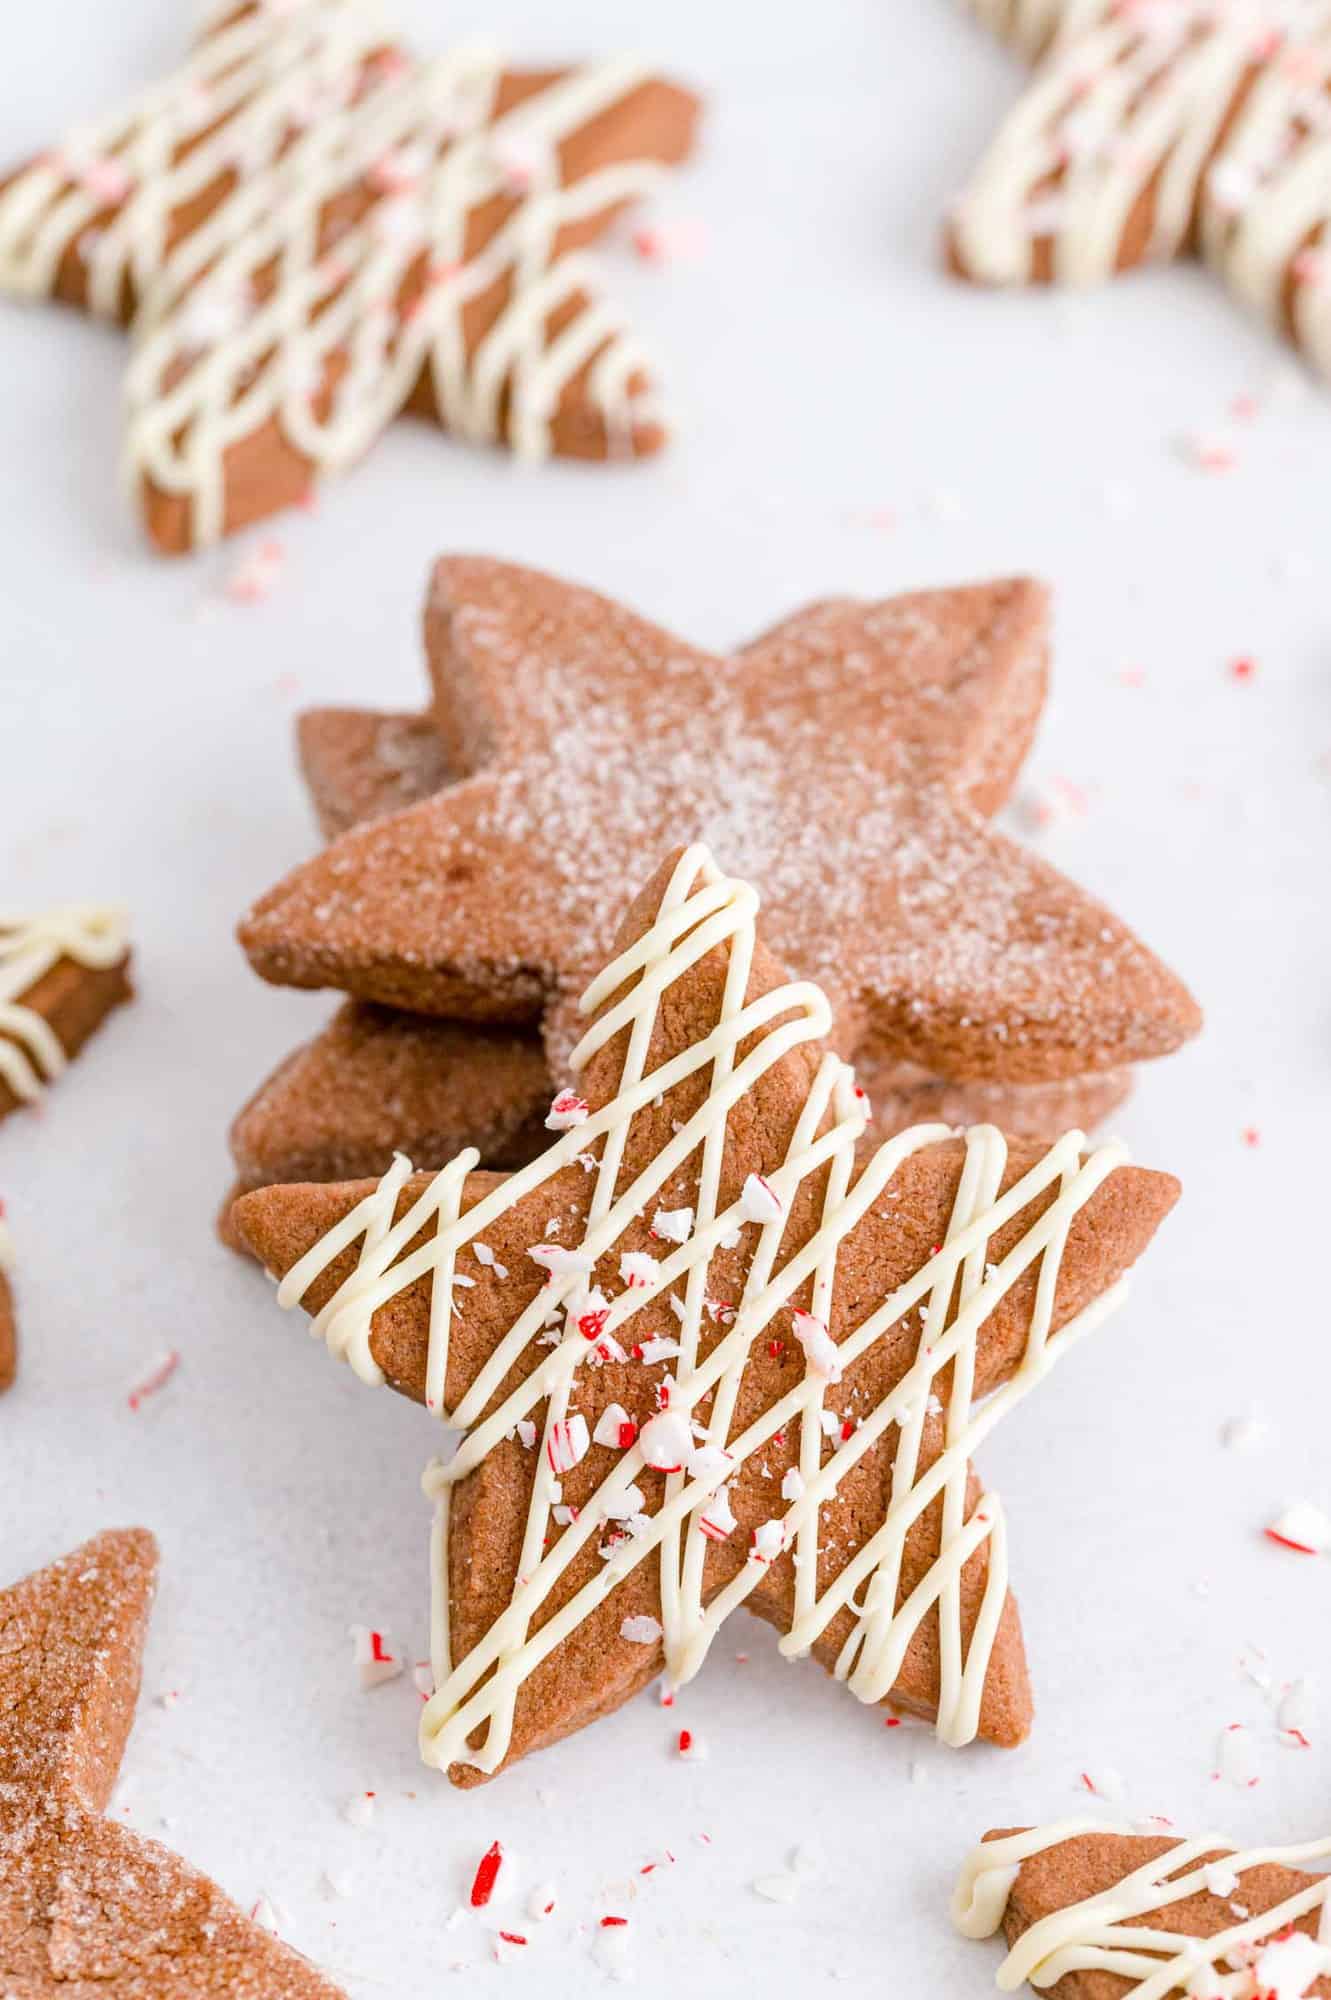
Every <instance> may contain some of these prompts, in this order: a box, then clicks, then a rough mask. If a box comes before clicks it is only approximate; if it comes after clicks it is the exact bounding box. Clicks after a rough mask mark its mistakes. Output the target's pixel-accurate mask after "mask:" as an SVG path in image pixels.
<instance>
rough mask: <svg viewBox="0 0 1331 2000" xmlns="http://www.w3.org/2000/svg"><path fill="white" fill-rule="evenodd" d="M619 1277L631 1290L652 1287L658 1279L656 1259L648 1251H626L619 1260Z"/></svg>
mask: <svg viewBox="0 0 1331 2000" xmlns="http://www.w3.org/2000/svg"><path fill="white" fill-rule="evenodd" d="M619 1275H620V1277H621V1278H622V1279H623V1281H624V1283H625V1284H626V1285H627V1286H628V1287H629V1289H630V1290H632V1289H633V1287H634V1286H635V1285H650V1284H651V1283H652V1281H653V1280H654V1279H655V1277H656V1259H655V1257H653V1256H652V1255H651V1253H650V1252H649V1251H647V1250H626V1251H625V1252H624V1254H623V1256H622V1257H621V1258H620V1260H619Z"/></svg>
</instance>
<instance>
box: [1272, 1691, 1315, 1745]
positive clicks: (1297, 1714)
mask: <svg viewBox="0 0 1331 2000" xmlns="http://www.w3.org/2000/svg"><path fill="white" fill-rule="evenodd" d="M1311 1694H1312V1690H1311V1688H1310V1687H1309V1685H1308V1682H1307V1681H1306V1680H1297V1681H1291V1682H1290V1684H1289V1686H1288V1687H1287V1688H1286V1689H1285V1692H1284V1693H1283V1694H1282V1695H1281V1697H1280V1703H1279V1706H1278V1707H1277V1709H1276V1723H1277V1726H1278V1727H1279V1728H1281V1729H1283V1730H1286V1731H1288V1732H1289V1733H1290V1734H1294V1733H1296V1732H1297V1733H1298V1734H1300V1735H1301V1734H1303V1732H1304V1731H1306V1730H1307V1728H1308V1725H1309V1724H1310V1722H1311V1721H1312V1700H1311Z"/></svg>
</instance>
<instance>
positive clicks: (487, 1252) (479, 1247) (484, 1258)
mask: <svg viewBox="0 0 1331 2000" xmlns="http://www.w3.org/2000/svg"><path fill="white" fill-rule="evenodd" d="M471 1254H472V1256H473V1257H474V1258H475V1259H476V1262H477V1263H478V1264H484V1266H485V1268H486V1270H487V1271H493V1272H494V1274H495V1276H496V1278H506V1277H507V1276H508V1265H507V1264H501V1263H500V1261H499V1259H498V1258H497V1257H496V1256H495V1253H494V1251H493V1250H492V1249H491V1248H490V1246H489V1244H488V1243H482V1242H480V1241H479V1239H478V1240H477V1241H476V1242H474V1243H473V1244H472V1246H471Z"/></svg>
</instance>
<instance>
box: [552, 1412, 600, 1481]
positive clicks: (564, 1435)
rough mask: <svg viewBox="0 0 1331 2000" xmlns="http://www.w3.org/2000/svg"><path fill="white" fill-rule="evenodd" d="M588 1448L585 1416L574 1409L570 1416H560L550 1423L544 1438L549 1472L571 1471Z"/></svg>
mask: <svg viewBox="0 0 1331 2000" xmlns="http://www.w3.org/2000/svg"><path fill="white" fill-rule="evenodd" d="M590 1449H591V1437H590V1435H589V1433H588V1430H587V1419H586V1417H583V1416H579V1415H578V1413H577V1412H576V1411H575V1412H574V1413H573V1415H572V1416H571V1417H561V1418H559V1419H558V1420H557V1422H555V1423H552V1424H551V1426H550V1428H549V1431H548V1433H547V1435H546V1440H545V1456H546V1458H547V1460H548V1461H549V1465H550V1470H551V1472H572V1470H573V1468H574V1466H575V1465H580V1464H581V1462H582V1460H583V1459H584V1458H586V1456H587V1453H588V1451H589V1450H590Z"/></svg>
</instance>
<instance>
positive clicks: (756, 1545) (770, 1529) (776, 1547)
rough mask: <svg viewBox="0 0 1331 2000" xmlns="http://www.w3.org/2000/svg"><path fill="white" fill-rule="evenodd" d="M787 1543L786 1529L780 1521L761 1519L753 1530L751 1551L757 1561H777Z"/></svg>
mask: <svg viewBox="0 0 1331 2000" xmlns="http://www.w3.org/2000/svg"><path fill="white" fill-rule="evenodd" d="M785 1545H786V1536H785V1530H784V1529H783V1528H782V1526H781V1523H780V1522H779V1521H760V1522H759V1523H758V1525H757V1527H756V1528H755V1529H754V1531H753V1537H752V1542H751V1547H750V1552H751V1554H752V1556H753V1558H754V1560H755V1561H756V1562H763V1563H769V1562H775V1561H776V1559H777V1557H778V1556H779V1555H780V1554H781V1551H782V1549H783V1548H784V1547H785Z"/></svg>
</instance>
